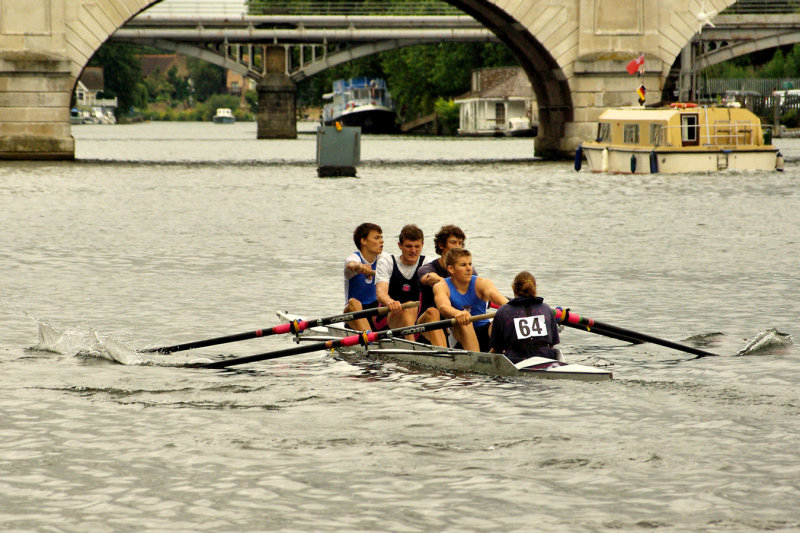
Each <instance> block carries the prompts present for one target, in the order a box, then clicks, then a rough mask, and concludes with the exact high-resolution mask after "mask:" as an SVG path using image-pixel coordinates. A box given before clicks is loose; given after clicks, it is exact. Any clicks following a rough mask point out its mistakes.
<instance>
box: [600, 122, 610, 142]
mask: <svg viewBox="0 0 800 533" xmlns="http://www.w3.org/2000/svg"><path fill="white" fill-rule="evenodd" d="M610 140H611V124H609V123H608V122H601V123H600V124H598V125H597V142H599V143H606V142H608V141H610Z"/></svg>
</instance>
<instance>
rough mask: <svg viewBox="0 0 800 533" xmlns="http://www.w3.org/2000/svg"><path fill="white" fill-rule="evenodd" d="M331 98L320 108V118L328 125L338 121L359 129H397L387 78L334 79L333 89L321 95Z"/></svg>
mask: <svg viewBox="0 0 800 533" xmlns="http://www.w3.org/2000/svg"><path fill="white" fill-rule="evenodd" d="M323 98H324V99H327V100H331V103H329V104H325V106H324V107H323V109H322V121H323V123H324V124H325V125H327V126H330V125H332V124H334V123H336V122H340V123H341V124H343V125H344V126H357V127H360V128H361V132H362V133H393V132H395V131H397V124H396V118H397V112H396V111H395V108H394V103H393V102H392V97H391V95H390V94H389V90H388V88H387V87H386V81H384V80H382V79H379V78H372V79H371V78H351V79H349V80H336V81H334V82H333V92H331V93H327V94H324V95H323Z"/></svg>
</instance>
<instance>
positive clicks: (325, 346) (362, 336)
mask: <svg viewBox="0 0 800 533" xmlns="http://www.w3.org/2000/svg"><path fill="white" fill-rule="evenodd" d="M493 316H494V313H486V314H483V315H476V316H473V317H470V319H469V320H470V322H476V321H478V320H487V319H490V318H492V317H493ZM457 323H458V321H457V320H456V319H455V318H450V319H447V320H438V321H436V322H425V323H424V324H415V325H413V326H406V327H403V328H395V329H389V330H385V331H369V332H367V331H364V332H361V333H359V334H357V335H350V336H348V337H342V338H341V339H336V340H330V341H324V342H317V343H314V344H306V345H301V346H295V347H294V348H287V349H285V350H278V351H275V352H267V353H262V354H256V355H248V356H245V357H235V358H233V359H224V360H222V361H214V362H212V363H206V364H204V365H200V367H201V368H227V367H229V366H234V365H243V364H245V363H253V362H255V361H264V360H266V359H276V358H278V357H287V356H290V355H297V354H301V353H308V352H314V351H316V350H331V349H333V348H339V347H340V346H355V345H356V344H363V345H364V346H366V345H368V344H371V343H373V342H376V341H378V340H380V339H387V338H392V337H402V336H405V335H412V334H414V333H423V332H425V331H433V330H435V329H443V328H446V327H448V326H454V325H456V324H457Z"/></svg>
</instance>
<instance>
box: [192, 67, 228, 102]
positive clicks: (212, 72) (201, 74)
mask: <svg viewBox="0 0 800 533" xmlns="http://www.w3.org/2000/svg"><path fill="white" fill-rule="evenodd" d="M188 67H189V72H190V73H191V75H192V81H193V83H194V95H195V98H197V101H198V102H205V101H206V100H208V98H209V97H210V96H211V95H213V94H222V93H224V92H225V69H224V68H222V67H218V66H217V65H213V64H211V63H208V62H206V61H201V60H199V59H191V58H190V59H189V60H188Z"/></svg>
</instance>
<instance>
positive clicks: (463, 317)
mask: <svg viewBox="0 0 800 533" xmlns="http://www.w3.org/2000/svg"><path fill="white" fill-rule="evenodd" d="M453 318H455V319H456V321H457V322H458V324H459V325H461V326H466V325H467V324H469V323H470V319H471V318H472V315H471V314H470V312H469V311H459V312H458V313H456V314H455V316H453Z"/></svg>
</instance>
